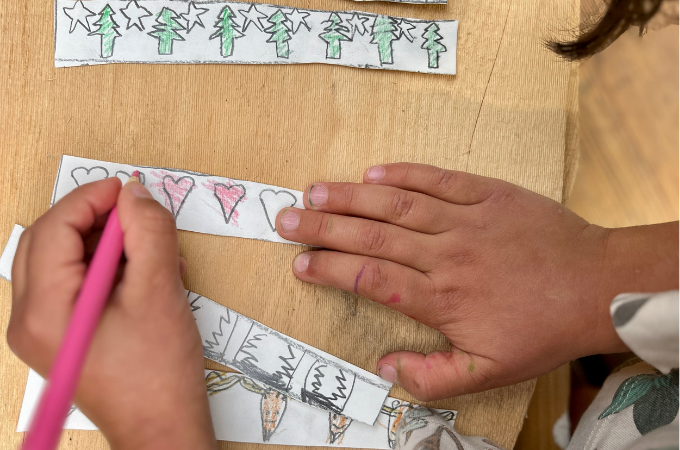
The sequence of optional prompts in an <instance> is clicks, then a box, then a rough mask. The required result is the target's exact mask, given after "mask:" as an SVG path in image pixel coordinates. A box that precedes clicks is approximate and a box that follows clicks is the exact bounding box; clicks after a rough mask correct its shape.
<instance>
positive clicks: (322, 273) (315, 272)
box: [305, 252, 330, 280]
mask: <svg viewBox="0 0 680 450" xmlns="http://www.w3.org/2000/svg"><path fill="white" fill-rule="evenodd" d="M329 272H330V261H329V258H327V257H326V256H325V255H323V252H321V253H319V254H316V255H313V256H311V257H310V258H309V265H308V266H307V270H305V273H306V274H307V275H308V276H310V277H312V278H314V279H317V280H325V279H326V274H327V273H329Z"/></svg>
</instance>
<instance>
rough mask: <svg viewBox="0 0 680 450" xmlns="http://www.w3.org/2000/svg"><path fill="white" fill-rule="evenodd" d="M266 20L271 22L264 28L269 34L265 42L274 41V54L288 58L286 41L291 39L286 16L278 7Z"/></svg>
mask: <svg viewBox="0 0 680 450" xmlns="http://www.w3.org/2000/svg"><path fill="white" fill-rule="evenodd" d="M267 22H269V23H271V24H272V26H271V27H269V28H266V29H265V30H264V31H265V32H267V33H269V34H271V36H270V37H269V39H267V42H275V43H276V56H278V57H279V58H288V55H290V50H289V49H288V41H290V40H291V36H290V34H289V33H288V32H289V31H291V29H290V28H289V27H288V18H287V17H286V15H285V14H284V13H283V12H282V11H281V10H280V9H278V10H277V11H276V12H275V13H274V14H272V15H271V17H270V18H269V19H267Z"/></svg>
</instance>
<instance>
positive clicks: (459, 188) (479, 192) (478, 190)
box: [364, 163, 503, 205]
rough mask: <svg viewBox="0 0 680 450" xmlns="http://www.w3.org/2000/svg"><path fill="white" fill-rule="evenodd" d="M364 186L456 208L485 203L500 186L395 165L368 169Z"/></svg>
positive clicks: (460, 175)
mask: <svg viewBox="0 0 680 450" xmlns="http://www.w3.org/2000/svg"><path fill="white" fill-rule="evenodd" d="M364 183H368V184H380V185H386V186H394V187H397V188H401V189H406V190H408V191H414V192H420V193H423V194H427V195H430V196H432V197H435V198H438V199H441V200H445V201H447V202H450V203H455V204H458V205H474V204H477V203H481V202H483V201H485V200H486V199H488V198H489V197H490V196H491V195H492V194H493V193H494V191H495V189H496V188H497V187H498V186H499V184H500V183H503V182H502V181H500V180H496V179H494V178H488V177H483V176H480V175H474V174H471V173H467V172H460V171H457V170H446V169H441V168H439V167H435V166H429V165H426V164H413V163H395V164H385V165H382V166H373V167H370V168H369V169H368V170H366V172H365V173H364Z"/></svg>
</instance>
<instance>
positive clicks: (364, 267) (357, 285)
mask: <svg viewBox="0 0 680 450" xmlns="http://www.w3.org/2000/svg"><path fill="white" fill-rule="evenodd" d="M364 270H366V264H364V265H363V266H361V269H359V273H358V274H357V277H356V279H355V280H354V293H355V294H358V293H359V280H361V276H362V275H363V274H364Z"/></svg>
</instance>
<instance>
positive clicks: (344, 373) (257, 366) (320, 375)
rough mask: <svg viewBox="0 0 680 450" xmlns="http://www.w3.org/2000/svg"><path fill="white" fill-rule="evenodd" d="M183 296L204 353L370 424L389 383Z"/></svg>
mask: <svg viewBox="0 0 680 450" xmlns="http://www.w3.org/2000/svg"><path fill="white" fill-rule="evenodd" d="M187 296H188V298H189V302H190V304H191V309H192V312H193V314H194V317H195V318H196V323H197V324H198V330H199V332H200V334H201V339H202V341H203V353H204V355H205V357H206V358H208V359H211V360H213V361H216V362H218V363H220V364H224V365H225V366H228V367H231V368H232V369H236V370H238V371H240V372H242V373H244V374H246V375H248V376H250V377H252V378H254V379H256V380H257V381H259V382H261V383H264V384H265V385H267V386H269V387H271V388H273V389H275V390H277V391H279V392H281V393H283V394H286V395H287V396H289V397H291V398H293V399H295V400H298V401H301V402H304V403H307V404H310V405H312V406H316V407H318V408H322V409H325V410H328V411H333V412H335V413H338V414H342V415H343V416H347V417H350V418H352V419H356V420H358V421H360V422H364V423H367V424H373V422H374V421H375V419H376V417H377V416H378V413H379V412H380V408H381V407H382V405H383V402H384V401H385V398H386V397H387V394H388V393H389V391H390V388H391V387H392V384H391V383H388V382H386V381H384V380H383V379H382V378H380V377H378V376H376V375H374V374H372V373H370V372H367V371H365V370H363V369H361V368H359V367H356V366H353V365H351V364H349V363H347V362H345V361H343V360H341V359H338V358H336V357H334V356H332V355H329V354H328V353H326V352H323V351H321V350H318V349H316V348H314V347H311V346H309V345H307V344H304V343H302V342H300V341H297V340H295V339H293V338H291V337H288V336H285V335H283V334H280V333H277V332H276V331H274V330H272V329H269V328H267V327H265V326H264V325H262V324H261V323H259V322H256V321H254V320H252V319H250V318H248V317H246V316H243V315H241V314H238V313H236V312H234V311H231V310H230V309H228V308H226V307H224V306H222V305H220V304H219V303H215V302H213V301H212V300H209V299H207V298H205V297H202V296H200V295H198V294H194V293H191V292H189V293H188V294H187Z"/></svg>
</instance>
